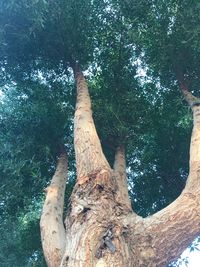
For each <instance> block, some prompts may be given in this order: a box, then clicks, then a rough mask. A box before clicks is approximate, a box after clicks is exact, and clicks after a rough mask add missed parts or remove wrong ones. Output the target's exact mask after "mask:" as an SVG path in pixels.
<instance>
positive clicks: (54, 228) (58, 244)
mask: <svg viewBox="0 0 200 267" xmlns="http://www.w3.org/2000/svg"><path fill="white" fill-rule="evenodd" d="M66 179H67V155H66V152H64V151H63V152H62V153H61V155H60V157H59V159H58V163H57V168H56V172H55V174H54V176H53V178H52V181H51V184H50V186H48V187H47V188H46V199H45V202H44V206H43V211H42V215H41V220H40V229H41V238H42V247H43V251H44V256H45V260H46V263H47V266H48V267H59V266H60V262H61V259H62V256H63V254H64V249H65V240H66V239H65V229H64V224H63V206H64V193H65V187H66Z"/></svg>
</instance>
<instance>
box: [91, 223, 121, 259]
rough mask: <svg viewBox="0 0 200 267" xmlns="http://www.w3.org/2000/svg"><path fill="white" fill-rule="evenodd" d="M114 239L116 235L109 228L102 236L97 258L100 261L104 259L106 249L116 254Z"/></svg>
mask: <svg viewBox="0 0 200 267" xmlns="http://www.w3.org/2000/svg"><path fill="white" fill-rule="evenodd" d="M113 239H114V235H113V233H112V230H111V228H109V229H108V230H107V231H106V232H105V233H104V234H103V236H102V239H101V242H100V246H99V248H98V249H97V251H96V254H95V256H96V258H97V259H100V258H102V257H103V250H105V249H106V248H107V249H108V250H109V251H110V252H111V253H115V251H116V247H115V245H114V244H113V242H112V240H113Z"/></svg>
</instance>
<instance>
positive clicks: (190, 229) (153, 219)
mask: <svg viewBox="0 0 200 267" xmlns="http://www.w3.org/2000/svg"><path fill="white" fill-rule="evenodd" d="M192 110H193V116H194V127H193V133H192V138H191V146H190V172H189V177H188V180H187V184H186V187H185V189H184V190H183V192H182V194H181V195H180V196H179V197H178V198H177V199H176V200H175V201H174V202H173V203H172V204H171V205H169V206H168V207H166V208H165V209H163V210H161V211H160V212H158V213H156V214H154V215H153V216H150V217H148V218H146V219H144V230H143V232H144V236H149V243H148V245H149V246H150V247H151V248H152V252H153V253H152V255H153V258H155V262H156V264H155V265H151V266H157V267H159V266H165V264H166V263H168V262H169V261H170V260H173V259H176V258H177V257H178V256H179V255H180V254H181V253H182V252H183V250H184V249H186V248H187V247H188V245H189V244H190V243H191V242H192V241H193V240H194V238H195V237H196V236H197V235H198V234H199V233H200V106H193V108H192ZM140 234H142V233H140Z"/></svg>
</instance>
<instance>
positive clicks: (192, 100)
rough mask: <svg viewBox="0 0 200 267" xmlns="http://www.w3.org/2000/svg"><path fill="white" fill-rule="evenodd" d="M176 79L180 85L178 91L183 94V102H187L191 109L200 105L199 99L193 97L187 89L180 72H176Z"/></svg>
mask: <svg viewBox="0 0 200 267" xmlns="http://www.w3.org/2000/svg"><path fill="white" fill-rule="evenodd" d="M177 79H178V82H179V85H180V89H181V91H182V93H183V96H184V98H185V100H186V101H187V102H188V104H189V106H190V107H193V106H195V105H200V99H198V98H197V97H195V96H194V95H193V94H192V93H191V92H190V91H189V89H188V85H187V82H186V81H185V79H184V75H183V74H182V73H181V72H180V71H177Z"/></svg>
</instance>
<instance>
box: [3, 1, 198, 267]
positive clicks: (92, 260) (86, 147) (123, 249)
mask: <svg viewBox="0 0 200 267" xmlns="http://www.w3.org/2000/svg"><path fill="white" fill-rule="evenodd" d="M24 3H25V4H24ZM37 3H44V5H46V4H45V3H46V1H39V2H37ZM15 4H16V2H15ZM104 4H105V3H104ZM109 4H111V3H109ZM23 5H24V6H25V7H27V12H28V11H29V10H30V9H29V6H28V4H27V3H26V1H24V2H23ZM72 6H73V9H72ZM22 7H23V6H18V5H17V9H16V11H15V12H11V13H10V15H11V18H13V17H15V15H16V14H17V13H18V12H20V11H21V9H22ZM55 7H56V12H55V13H54V16H52V15H51V13H50V10H51V9H52V8H55ZM96 7H97V8H96ZM6 8H8V9H9V7H6ZM15 8H16V6H15ZM98 8H99V6H98V5H97V3H96V2H95V1H91V2H90V1H83V3H81V2H79V1H78V2H77V3H76V4H74V3H73V2H71V1H68V2H63V1H55V2H54V1H48V6H47V7H46V8H45V9H44V11H43V10H42V11H41V13H40V12H39V13H37V16H36V17H37V20H36V21H38V14H39V18H41V17H42V19H44V21H43V20H42V23H41V24H42V25H39V27H36V30H34V31H33V32H34V34H33V33H32V32H31V34H30V35H29V37H30V40H29V38H28V39H26V40H27V42H25V43H24V44H26V45H25V46H24V48H25V47H26V48H29V49H28V51H25V50H24V48H23V49H20V47H18V48H19V55H20V56H21V55H22V54H20V53H22V52H23V56H24V59H23V62H22V63H23V64H24V65H26V66H27V65H28V66H29V69H28V72H27V69H26V68H24V65H23V64H22V63H21V62H19V65H18V66H19V69H17V72H16V68H13V62H12V60H13V58H12V52H13V47H12V45H11V44H12V38H11V39H10V37H13V36H16V33H17V32H18V30H19V32H20V30H21V28H20V27H19V28H17V27H16V29H15V28H14V29H13V28H12V27H11V30H10V31H8V32H7V35H6V34H5V36H4V37H5V43H6V49H5V58H4V59H3V60H2V62H3V64H4V68H3V69H2V70H3V71H5V69H7V65H8V67H9V68H10V69H11V70H8V71H9V75H11V76H9V78H10V77H15V78H16V81H17V83H19V82H20V79H21V82H25V81H26V79H28V80H29V79H30V80H33V79H34V78H35V76H34V75H33V74H34V71H35V70H36V69H40V66H41V65H40V63H41V62H43V61H44V62H45V63H44V65H43V67H44V69H45V75H46V76H47V77H48V75H49V73H50V71H49V70H48V68H50V69H51V70H52V71H55V69H56V70H57V71H58V73H59V74H60V73H63V69H64V71H65V73H68V72H69V69H68V67H69V66H70V67H71V68H72V69H73V73H74V78H75V80H76V88H77V100H76V111H75V117H74V148H75V155H76V169H77V179H76V184H75V186H74V189H73V192H72V195H71V198H70V200H71V202H70V205H69V208H68V213H67V217H66V219H65V227H64V225H63V219H62V218H63V217H62V216H63V215H62V213H63V205H64V191H65V184H66V178H67V156H66V154H65V151H63V150H62V152H61V154H60V158H59V160H58V165H57V169H56V172H55V175H54V177H53V179H52V182H51V184H50V185H49V187H48V188H47V190H46V191H47V195H46V200H45V203H44V208H43V214H42V218H41V232H42V243H43V249H44V254H45V258H46V262H47V265H48V266H54V267H56V266H62V267H64V266H147V265H148V266H163V265H165V264H167V263H168V262H169V261H171V260H173V259H175V258H176V257H177V256H178V255H179V254H180V253H181V251H182V250H183V249H184V248H185V247H186V246H187V245H188V244H189V243H190V242H191V241H192V240H193V239H194V237H195V236H196V235H197V234H198V232H199V226H200V225H199V224H200V222H199V188H198V169H199V161H198V149H199V146H200V143H199V140H198V132H199V127H200V126H199V121H198V116H199V99H197V98H196V97H193V96H192V95H191V93H189V91H188V90H187V89H186V88H185V82H184V81H185V79H184V75H185V74H184V73H183V74H182V72H181V74H180V77H183V79H180V81H181V84H183V86H181V88H182V91H183V93H184V95H185V97H186V99H187V101H188V102H189V104H190V106H191V107H192V110H193V113H194V128H193V134H192V140H191V150H190V174H189V178H188V181H187V184H186V187H185V189H184V190H183V192H182V193H181V195H180V196H179V197H178V198H177V199H176V200H175V201H174V202H173V203H172V204H171V205H169V206H167V207H166V208H165V209H163V210H161V211H160V212H158V213H156V214H154V215H151V216H149V217H147V218H142V217H140V216H139V215H137V214H136V212H135V211H132V209H131V204H130V200H129V197H128V188H127V181H126V164H125V147H124V146H125V141H124V140H123V139H122V140H120V141H118V142H117V145H116V146H115V149H116V150H115V160H114V165H113V168H112V167H111V165H110V164H109V163H108V160H107V159H106V157H105V155H104V152H103V150H102V146H101V143H100V140H99V137H98V135H97V131H96V127H95V123H94V120H93V117H92V109H91V100H90V96H89V90H88V84H87V81H86V79H85V77H84V75H83V72H82V70H81V67H82V68H83V69H86V67H88V66H90V60H91V59H92V58H94V60H95V59H96V58H95V53H93V48H94V47H95V46H94V43H93V42H91V39H92V40H93V39H94V40H95V42H96V40H97V39H96V38H97V33H98V30H100V29H102V28H101V27H102V22H104V21H105V20H104V19H105V17H104V16H106V15H107V13H106V12H108V13H109V12H111V13H112V11H113V8H114V6H113V7H112V8H111V6H109V5H108V6H107V9H106V10H105V11H106V12H103V11H104V10H103V9H101V8H100V11H101V13H98V12H99V9H98ZM66 10H67V11H68V10H70V12H69V13H68V12H66ZM74 10H75V12H72V11H74ZM57 11H58V13H57ZM97 11H98V12H97ZM88 13H89V16H86V15H88ZM40 14H42V15H41V16H40ZM139 14H141V13H139ZM152 14H153V13H150V15H152ZM23 16H24V18H25V19H26V21H29V19H27V18H28V16H27V15H26V14H24V13H23ZM95 16H96V18H97V21H98V24H97V25H96V24H94V25H93V24H92V23H91V21H92V19H94V17H95ZM139 18H140V17H139ZM150 18H151V17H150ZM156 18H157V17H156ZM11 21H12V20H11ZM14 21H15V20H14ZM30 21H33V20H32V19H30ZM39 21H40V20H39ZM60 22H62V24H61V25H60ZM6 25H7V24H6ZM11 25H12V24H11ZM26 25H28V27H27V28H26V27H25V30H24V28H23V31H25V36H27V29H28V31H29V30H30V28H31V29H33V28H32V25H31V27H30V25H29V24H26ZM43 25H44V26H43ZM49 25H50V26H51V27H50V28H48V26H49ZM17 26H21V24H18V25H17ZM36 26H37V25H36ZM65 26H66V28H65ZM93 26H95V27H94V28H93ZM9 29H10V25H9ZM58 29H61V31H59V30H58ZM46 33H47V35H45V34H46ZM66 33H70V34H71V35H72V36H71V39H68V38H66ZM90 33H92V36H91V35H90ZM147 33H148V32H147ZM41 36H42V40H43V41H44V40H45V38H44V36H46V37H47V38H46V40H47V43H46V42H45V45H44V44H43V42H41V43H38V42H39V41H40V40H41V38H40V37H41ZM52 36H53V38H52ZM6 37H7V38H6ZM8 37H9V38H8ZM33 37H34V38H35V42H36V44H39V45H38V47H39V50H38V49H36V50H34V49H33V51H32V53H30V51H29V50H30V43H32V38H33ZM55 37H56V38H55ZM79 37H80V39H79ZM91 37H92V38H91ZM117 37H118V36H117ZM144 37H145V35H144ZM20 38H21V36H20ZM34 38H33V39H34ZM148 40H150V38H149V39H148ZM87 41H88V43H87ZM55 42H58V43H55ZM59 45H61V47H60V46H59ZM123 45H124V44H123ZM55 47H56V48H59V49H58V51H56V50H57V49H55ZM66 47H67V48H66ZM124 47H126V45H124ZM144 47H147V46H145V45H144ZM4 48H5V47H4ZM33 48H34V47H33ZM65 48H66V50H65ZM99 49H101V47H100V48H99ZM146 49H147V48H146ZM105 51H106V50H105ZM147 51H148V50H147ZM15 52H16V50H15ZM25 52H26V53H25ZM97 52H99V51H97ZM14 54H15V53H14ZM27 55H28V56H31V59H29V57H28V56H27ZM123 58H124V57H123ZM14 59H16V58H14ZM52 59H53V60H52ZM9 60H11V62H10V61H9ZM45 60H46V61H47V64H46V61H45ZM129 60H130V59H129ZM52 61H53V63H52ZM108 61H109V60H108ZM94 62H95V61H94ZM120 63H121V64H124V62H120ZM119 65H120V64H119ZM38 66H39V67H38ZM156 66H157V65H156ZM101 69H103V68H102V66H101ZM18 70H19V72H18ZM117 71H118V70H117ZM19 73H20V77H19V76H17V75H16V74H19ZM27 73H28V74H27ZM121 73H122V74H123V75H124V74H125V73H126V74H127V72H121ZM21 74H23V75H25V76H23V77H21ZM178 75H179V71H178ZM27 77H28V78H27ZM62 77H63V76H62ZM104 77H106V76H104ZM106 78H107V77H106ZM114 78H115V77H114ZM11 79H12V78H11ZM113 80H114V81H115V82H116V80H115V79H113ZM105 81H106V79H105ZM104 84H106V82H104ZM121 84H123V85H124V81H123V80H121V81H120V85H121ZM122 91H123V90H121V91H120V93H121V92H122ZM122 95H123V94H122ZM120 103H121V102H120ZM122 117H123V116H122ZM119 132H120V133H121V131H119ZM122 132H123V131H122ZM118 137H119V136H118V135H117V136H116V135H114V139H117V138H118ZM120 137H123V138H124V137H126V135H125V136H124V135H122V136H121V135H120ZM112 138H113V136H112Z"/></svg>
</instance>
